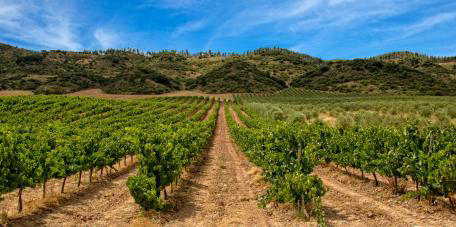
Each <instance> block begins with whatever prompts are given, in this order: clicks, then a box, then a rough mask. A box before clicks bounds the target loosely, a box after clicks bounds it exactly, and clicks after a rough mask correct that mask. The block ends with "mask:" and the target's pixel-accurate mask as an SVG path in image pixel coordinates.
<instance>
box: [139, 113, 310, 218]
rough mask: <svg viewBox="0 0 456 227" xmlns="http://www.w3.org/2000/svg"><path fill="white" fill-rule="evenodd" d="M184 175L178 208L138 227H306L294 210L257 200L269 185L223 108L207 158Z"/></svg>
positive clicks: (152, 215) (175, 200)
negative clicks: (241, 148) (238, 143)
mask: <svg viewBox="0 0 456 227" xmlns="http://www.w3.org/2000/svg"><path fill="white" fill-rule="evenodd" d="M187 173H188V174H186V176H184V177H183V179H182V180H181V183H180V184H179V185H178V187H177V188H175V191H174V193H172V194H171V196H170V198H169V201H168V202H169V203H170V204H173V205H174V207H173V208H171V209H169V210H168V211H165V212H161V213H155V212H151V213H147V214H145V215H143V216H141V217H138V218H137V219H136V220H134V221H133V222H132V224H133V225H135V226H151V225H156V226H303V225H306V224H307V223H304V222H301V221H300V220H298V219H296V218H294V217H293V215H294V211H292V210H291V209H276V210H274V209H273V208H270V209H263V208H260V207H259V206H258V200H257V196H258V195H261V194H262V193H263V192H264V183H263V182H261V180H260V179H258V178H257V176H258V169H257V168H255V167H253V166H252V165H251V164H250V163H249V162H248V160H247V159H246V158H245V156H244V155H243V154H242V153H240V152H238V151H237V150H236V147H235V145H234V144H233V142H232V141H231V139H230V136H229V132H228V126H227V122H226V119H225V111H224V108H223V106H222V107H221V108H220V111H219V116H218V119H217V125H216V129H215V133H214V137H213V139H212V142H211V144H210V147H209V149H208V150H207V152H206V153H205V155H204V157H203V158H202V160H201V161H200V162H199V163H198V164H196V165H195V166H194V167H193V168H192V169H190V170H189V171H187Z"/></svg>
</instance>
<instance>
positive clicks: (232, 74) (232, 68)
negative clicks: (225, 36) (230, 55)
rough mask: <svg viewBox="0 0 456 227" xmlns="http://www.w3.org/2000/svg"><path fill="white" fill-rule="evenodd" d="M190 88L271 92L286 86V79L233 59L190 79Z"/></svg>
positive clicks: (217, 91) (225, 91) (228, 91)
mask: <svg viewBox="0 0 456 227" xmlns="http://www.w3.org/2000/svg"><path fill="white" fill-rule="evenodd" d="M187 86H188V87H189V88H192V89H194V88H197V89H199V90H202V91H205V92H209V93H271V92H275V91H278V90H281V89H284V88H286V84H285V82H284V81H282V80H280V79H278V78H275V77H273V76H270V75H269V74H267V73H265V72H262V71H260V70H258V69H257V68H256V67H255V65H253V64H251V63H248V62H246V61H244V60H233V61H230V62H227V63H225V64H224V65H222V66H221V67H219V68H217V69H215V70H212V71H210V72H209V73H207V74H206V75H203V76H200V77H198V78H196V79H195V80H194V81H189V82H188V84H187Z"/></svg>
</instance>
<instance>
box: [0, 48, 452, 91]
mask: <svg viewBox="0 0 456 227" xmlns="http://www.w3.org/2000/svg"><path fill="white" fill-rule="evenodd" d="M455 63H456V59H455V58H454V57H445V58H438V57H430V56H426V55H421V54H417V53H412V52H395V53H389V54H385V55H381V56H376V57H372V58H370V59H355V60H337V61H325V60H321V59H319V58H316V57H312V56H309V55H306V54H301V53H296V52H293V51H290V50H287V49H281V48H261V49H257V50H254V51H248V52H246V53H244V54H237V53H220V52H211V51H208V52H201V53H196V54H190V53H189V52H188V51H180V52H178V51H160V52H141V51H139V50H137V49H121V50H114V49H108V50H106V51H82V52H70V51H59V50H56V51H41V52H35V51H29V50H25V49H20V48H16V47H12V46H9V45H6V44H0V90H31V91H33V92H34V93H44V94H64V93H71V92H75V91H79V90H84V89H88V88H101V89H102V90H103V91H104V92H107V93H114V94H161V93H166V92H171V91H175V90H184V89H185V90H195V89H197V90H201V91H204V92H209V93H224V92H229V93H245V92H248V93H265V92H266V93H268V92H274V91H277V90H280V89H283V88H286V87H301V88H307V89H314V90H324V91H339V92H356V93H360V92H361V93H370V94H372V93H373V94H410V95H456V66H455Z"/></svg>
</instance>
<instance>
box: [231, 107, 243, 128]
mask: <svg viewBox="0 0 456 227" xmlns="http://www.w3.org/2000/svg"><path fill="white" fill-rule="evenodd" d="M229 109H230V112H231V114H232V116H233V120H234V121H235V122H236V123H237V124H238V125H240V126H242V127H247V126H246V125H245V124H244V122H243V121H242V120H241V118H239V116H238V114H237V113H236V111H234V110H233V108H232V107H231V106H230V108H229Z"/></svg>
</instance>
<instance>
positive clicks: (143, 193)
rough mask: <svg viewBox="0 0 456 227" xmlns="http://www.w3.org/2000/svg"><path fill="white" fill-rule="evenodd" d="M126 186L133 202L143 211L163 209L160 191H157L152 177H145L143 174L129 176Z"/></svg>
mask: <svg viewBox="0 0 456 227" xmlns="http://www.w3.org/2000/svg"><path fill="white" fill-rule="evenodd" d="M127 186H128V189H129V190H130V194H131V196H133V198H134V199H135V202H136V203H138V204H139V205H140V206H141V207H142V208H144V209H145V210H150V209H155V210H159V209H162V208H163V204H162V201H161V199H160V191H159V190H157V187H156V182H155V178H154V177H147V176H146V175H143V174H140V175H137V176H131V177H128V181H127Z"/></svg>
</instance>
